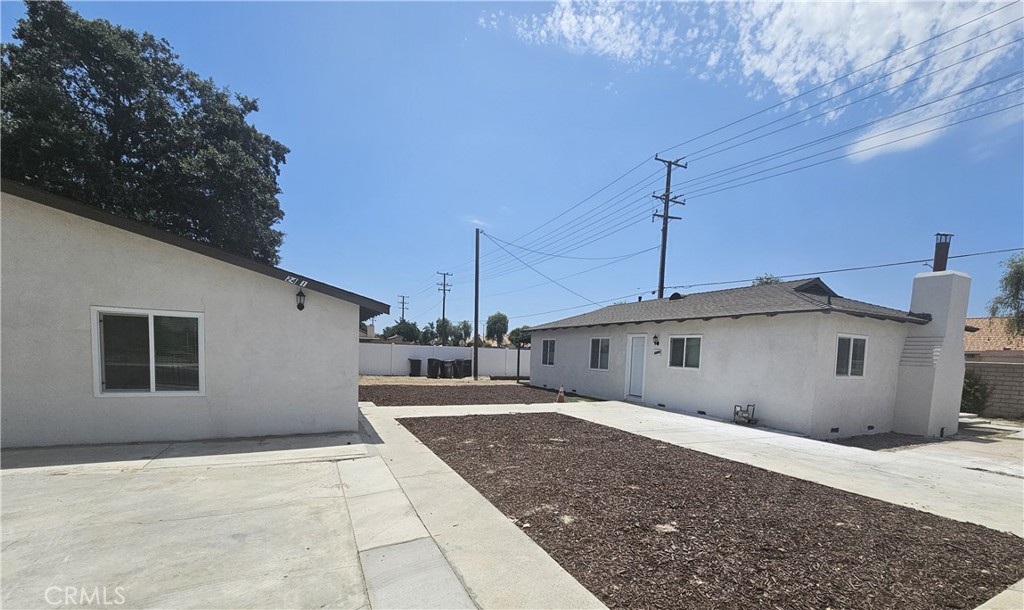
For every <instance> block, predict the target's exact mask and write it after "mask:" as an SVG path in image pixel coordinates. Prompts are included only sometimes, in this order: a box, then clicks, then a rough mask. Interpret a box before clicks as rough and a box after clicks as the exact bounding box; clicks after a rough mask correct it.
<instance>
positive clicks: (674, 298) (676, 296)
mask: <svg viewBox="0 0 1024 610" xmlns="http://www.w3.org/2000/svg"><path fill="white" fill-rule="evenodd" d="M681 298H683V295H681V294H679V293H678V292H673V293H672V295H671V296H669V297H668V300H670V301H678V300H679V299H681Z"/></svg>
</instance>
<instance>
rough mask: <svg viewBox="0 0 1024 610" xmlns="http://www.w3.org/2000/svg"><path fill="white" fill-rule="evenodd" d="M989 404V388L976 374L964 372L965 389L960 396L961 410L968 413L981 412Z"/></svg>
mask: <svg viewBox="0 0 1024 610" xmlns="http://www.w3.org/2000/svg"><path fill="white" fill-rule="evenodd" d="M986 406H988V388H987V387H986V386H985V384H984V382H982V381H981V378H980V377H978V376H977V375H976V374H974V373H971V372H967V373H965V374H964V391H963V394H962V395H961V397H960V410H961V411H964V412H966V413H981V412H982V411H984V410H985V407H986Z"/></svg>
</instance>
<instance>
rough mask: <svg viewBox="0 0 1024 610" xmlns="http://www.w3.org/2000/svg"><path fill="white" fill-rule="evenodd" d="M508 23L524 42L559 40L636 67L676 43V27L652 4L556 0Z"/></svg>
mask: <svg viewBox="0 0 1024 610" xmlns="http://www.w3.org/2000/svg"><path fill="white" fill-rule="evenodd" d="M512 22H513V26H514V28H515V32H516V34H517V35H518V36H519V37H520V38H522V39H523V40H525V41H527V42H530V43H533V44H558V45H561V46H564V47H565V48H567V49H569V50H570V51H573V52H577V53H592V54H595V55H599V56H603V57H610V58H612V59H614V60H616V61H619V62H622V63H625V64H630V65H635V66H645V65H650V64H652V63H654V62H656V61H658V60H659V59H660V58H662V57H663V56H664V55H666V54H668V53H670V52H671V50H672V48H673V47H674V46H675V43H676V35H675V28H674V27H673V26H672V25H671V24H669V22H668V21H667V20H666V19H665V17H664V16H663V15H662V14H661V7H660V6H659V5H657V4H649V3H613V2H600V1H594V0H584V1H582V2H559V3H557V4H555V6H554V7H553V8H552V9H551V12H549V13H547V14H544V15H536V14H534V15H528V16H525V17H513V18H512Z"/></svg>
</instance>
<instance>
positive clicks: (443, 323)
mask: <svg viewBox="0 0 1024 610" xmlns="http://www.w3.org/2000/svg"><path fill="white" fill-rule="evenodd" d="M434 328H436V329H437V338H438V339H439V340H440V342H441V345H448V339H449V338H450V337H451V336H452V323H451V321H450V320H448V318H438V319H437V323H435V324H434Z"/></svg>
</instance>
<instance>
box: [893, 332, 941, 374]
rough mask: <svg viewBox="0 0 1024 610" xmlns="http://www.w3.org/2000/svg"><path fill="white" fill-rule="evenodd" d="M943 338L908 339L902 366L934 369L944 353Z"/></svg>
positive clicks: (904, 348) (901, 358)
mask: <svg viewBox="0 0 1024 610" xmlns="http://www.w3.org/2000/svg"><path fill="white" fill-rule="evenodd" d="M942 340H943V339H942V337H907V339H906V341H905V342H904V343H903V353H901V354H900V366H924V367H934V366H935V364H936V363H938V361H939V354H940V353H941V352H942Z"/></svg>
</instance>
